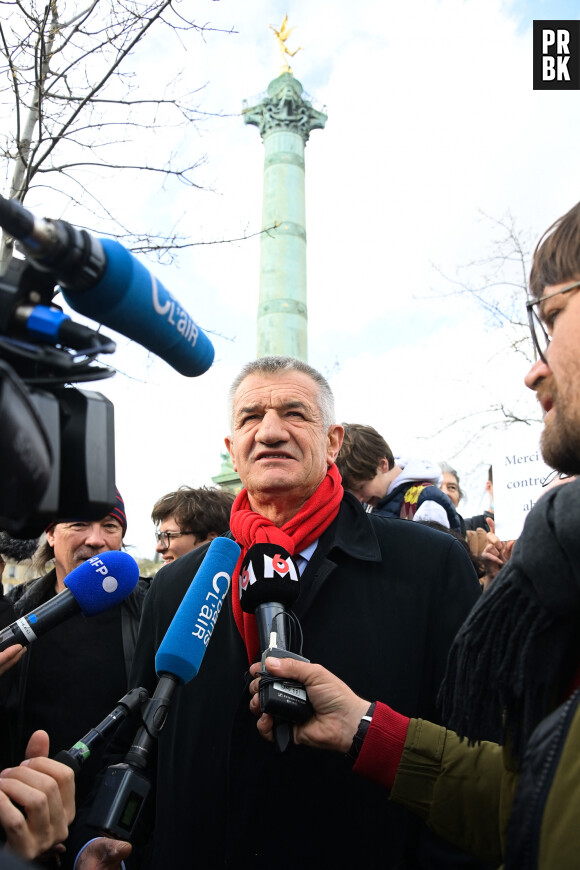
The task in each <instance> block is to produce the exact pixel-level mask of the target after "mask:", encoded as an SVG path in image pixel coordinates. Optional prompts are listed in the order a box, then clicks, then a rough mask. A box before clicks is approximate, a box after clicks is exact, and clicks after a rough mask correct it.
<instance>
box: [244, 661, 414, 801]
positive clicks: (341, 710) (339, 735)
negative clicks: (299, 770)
mask: <svg viewBox="0 0 580 870" xmlns="http://www.w3.org/2000/svg"><path fill="white" fill-rule="evenodd" d="M266 668H267V670H268V672H269V673H270V674H271V675H272V676H279V677H281V678H282V677H284V678H287V679H292V680H298V682H301V683H303V684H304V686H305V687H306V691H307V693H308V697H309V699H310V703H311V704H312V706H313V708H314V715H313V716H312V717H311V718H310V719H309V720H308V722H305V723H304V724H303V725H294V726H293V738H294V743H304V744H305V745H306V746H310V747H311V748H313V749H334V750H335V751H337V752H342V753H343V754H346V753H348V752H349V750H351V746H352V743H353V739H354V736H355V734H356V733H357V731H358V729H359V724H360V723H361V719H362V717H363V716H365V714H366V713H367V711H368V709H369V702H368V701H365V700H364V699H363V698H359V696H358V695H355V693H354V692H353V691H352V690H351V689H349V687H348V686H347V685H346V683H343V682H342V680H339V678H338V677H336V676H335V675H334V674H331V673H330V671H328V670H326V668H323V667H322V666H321V665H315V664H311V663H310V662H300V661H297V660H296V659H277V658H273V657H268V658H267V659H266ZM259 670H260V664H259V662H257V663H256V664H254V665H252V667H251V668H250V673H251V674H252V676H254V677H257V675H258V673H259ZM259 683H260V680H259V678H256V679H254V680H253V681H252V683H251V684H250V692H251V693H252V699H251V702H250V709H251V710H252V712H253V713H254V714H255V715H256V716H259V717H260V718H259V719H258V730H259V732H260V734H262V736H263V737H265V738H266V739H267V740H272V739H273V736H272V730H273V719H272V717H271V716H269V715H268V714H266V713H261V710H260V699H259V694H258V690H259ZM409 721H410V720H409V719H408V718H407V717H406V716H402V715H400V714H399V713H397V712H395V710H392V709H391V708H390V707H388V706H387V705H386V704H381V703H377V704H376V706H375V711H374V713H373V716H372V720H371V722H370V725H369V726H368V728H367V729H366V735H365V737H364V741H363V743H362V747H359V746H358V745H357V750H358V755H357V757H356V759H355V763H354V767H353V770H354V771H355V772H356V773H358V774H361V775H362V776H365V777H367V778H368V779H373V780H374V781H375V782H379V783H380V784H381V785H384V786H385V787H386V788H391V787H392V785H393V782H394V779H395V775H396V773H397V768H398V765H399V761H400V759H401V755H402V753H403V749H404V746H405V738H406V735H407V729H408V727H409Z"/></svg>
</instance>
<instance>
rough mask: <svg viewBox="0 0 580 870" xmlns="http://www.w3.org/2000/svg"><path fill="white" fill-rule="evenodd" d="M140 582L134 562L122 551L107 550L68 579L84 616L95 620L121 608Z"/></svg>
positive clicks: (137, 567)
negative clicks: (99, 614)
mask: <svg viewBox="0 0 580 870" xmlns="http://www.w3.org/2000/svg"><path fill="white" fill-rule="evenodd" d="M138 580H139V566H138V565H137V562H136V561H135V559H134V558H133V557H132V556H130V555H129V554H128V553H123V552H122V551H121V550H108V551H107V552H106V553H99V554H98V555H97V556H93V557H92V558H91V559H87V561H86V562H83V564H82V565H79V566H78V568H75V569H74V571H71V573H70V574H69V575H68V576H67V577H66V578H65V581H64V585H65V586H66V587H68V589H70V591H71V592H72V594H73V596H74V598H75V600H76V602H77V604H78V605H79V607H80V609H81V610H82V612H83V613H84V614H85V616H95V614H97V613H102V612H103V611H104V610H108V609H109V607H114V606H115V604H119V603H120V602H121V601H123V600H124V599H125V598H126V597H127V596H128V595H130V593H131V592H132V591H133V589H134V588H135V586H136V585H137V581H138Z"/></svg>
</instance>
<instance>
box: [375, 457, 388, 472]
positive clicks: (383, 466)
mask: <svg viewBox="0 0 580 870" xmlns="http://www.w3.org/2000/svg"><path fill="white" fill-rule="evenodd" d="M378 470H379V471H380V472H381V474H386V473H387V471H390V468H389V460H388V459H387V457H386V456H383V458H382V459H381V461H380V462H379V468H378Z"/></svg>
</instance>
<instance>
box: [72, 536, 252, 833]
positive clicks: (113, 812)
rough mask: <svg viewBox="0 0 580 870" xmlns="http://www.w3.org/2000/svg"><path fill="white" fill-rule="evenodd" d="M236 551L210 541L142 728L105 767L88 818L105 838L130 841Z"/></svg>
mask: <svg viewBox="0 0 580 870" xmlns="http://www.w3.org/2000/svg"><path fill="white" fill-rule="evenodd" d="M239 555H240V548H239V546H238V544H236V542H235V541H233V540H232V539H231V538H214V540H213V541H212V542H211V544H210V545H209V547H208V550H207V553H206V554H205V557H204V560H203V562H202V563H201V565H200V567H199V570H198V571H197V574H196V575H195V577H194V578H193V580H192V582H191V584H190V586H189V589H188V590H187V592H186V593H185V596H184V598H183V600H182V602H181V604H180V605H179V607H178V609H177V611H176V613H175V615H174V617H173V619H172V621H171V624H170V625H169V628H168V629H167V632H166V634H165V637H164V638H163V640H162V641H161V645H160V646H159V649H158V650H157V654H156V656H155V670H156V672H157V674H158V676H159V682H158V683H157V687H156V689H155V692H154V693H153V695H152V697H151V698H150V699H149V701H146V702H145V705H144V709H145V712H144V715H143V726H142V727H141V728H140V729H139V731H138V732H137V734H136V736H135V739H134V741H133V743H132V745H131V747H130V749H129V751H128V752H127V755H126V756H125V760H124V761H123V762H121V764H114V765H111V766H110V767H108V768H107V770H106V771H105V773H104V776H103V779H102V781H101V785H100V788H99V791H98V793H97V796H96V798H95V801H94V803H93V806H92V807H91V811H90V814H89V817H88V824H89V825H91V827H94V828H97V829H98V830H99V831H102V832H104V833H105V835H106V836H109V837H116V838H120V839H123V840H130V838H131V837H132V835H133V831H134V830H135V826H136V825H137V822H138V821H139V818H140V816H141V811H142V809H143V806H144V805H145V801H146V799H147V796H148V794H149V791H150V789H151V783H150V780H149V777H148V775H147V774H146V773H145V768H146V766H147V763H148V761H149V756H150V753H151V749H152V747H153V745H154V743H155V740H156V739H157V738H158V737H159V734H160V733H161V730H162V728H163V726H164V725H165V721H166V719H167V714H168V712H169V706H170V703H171V699H172V697H173V693H174V691H175V689H176V688H177V687H178V686H183V685H185V684H186V683H188V682H189V681H190V680H192V679H193V677H195V676H196V674H197V672H198V670H199V668H200V667H201V663H202V661H203V657H204V655H205V651H206V649H207V645H208V643H209V641H210V638H211V635H212V632H213V629H214V627H215V624H216V621H217V618H218V616H219V614H220V611H221V608H222V604H223V602H224V599H225V597H226V594H227V592H228V589H229V588H230V583H231V577H232V573H233V571H234V569H235V567H236V564H237V561H238V558H239Z"/></svg>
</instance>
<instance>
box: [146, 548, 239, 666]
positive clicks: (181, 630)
mask: <svg viewBox="0 0 580 870" xmlns="http://www.w3.org/2000/svg"><path fill="white" fill-rule="evenodd" d="M239 555H240V548H239V546H238V544H236V542H235V541H233V540H232V539H231V538H214V539H213V541H212V542H211V544H210V545H209V547H208V551H207V553H206V554H205V557H204V560H203V562H202V563H201V566H200V568H199V570H198V572H197V574H196V575H195V577H194V578H193V580H192V582H191V585H190V587H189V589H188V590H187V592H186V593H185V596H184V598H183V601H182V602H181V604H180V605H179V608H178V609H177V611H176V613H175V616H174V617H173V620H172V622H171V625H170V626H169V628H168V629H167V633H166V635H165V637H164V638H163V640H162V641H161V645H160V647H159V649H158V650H157V655H156V656H155V670H156V672H157V675H158V676H162V675H163V674H173V676H174V677H176V678H177V679H178V680H179V682H180V683H188V682H189V681H190V680H191V679H193V677H195V675H196V674H197V672H198V671H199V668H200V665H201V662H202V659H203V657H204V655H205V651H206V649H207V645H208V643H209V639H210V637H211V634H212V631H213V630H214V627H215V624H216V620H217V618H218V615H219V612H220V610H221V608H222V604H223V601H224V598H225V596H226V593H227V591H228V589H229V587H230V583H231V577H232V573H233V571H234V568H235V567H236V563H237V561H238V557H239Z"/></svg>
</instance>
